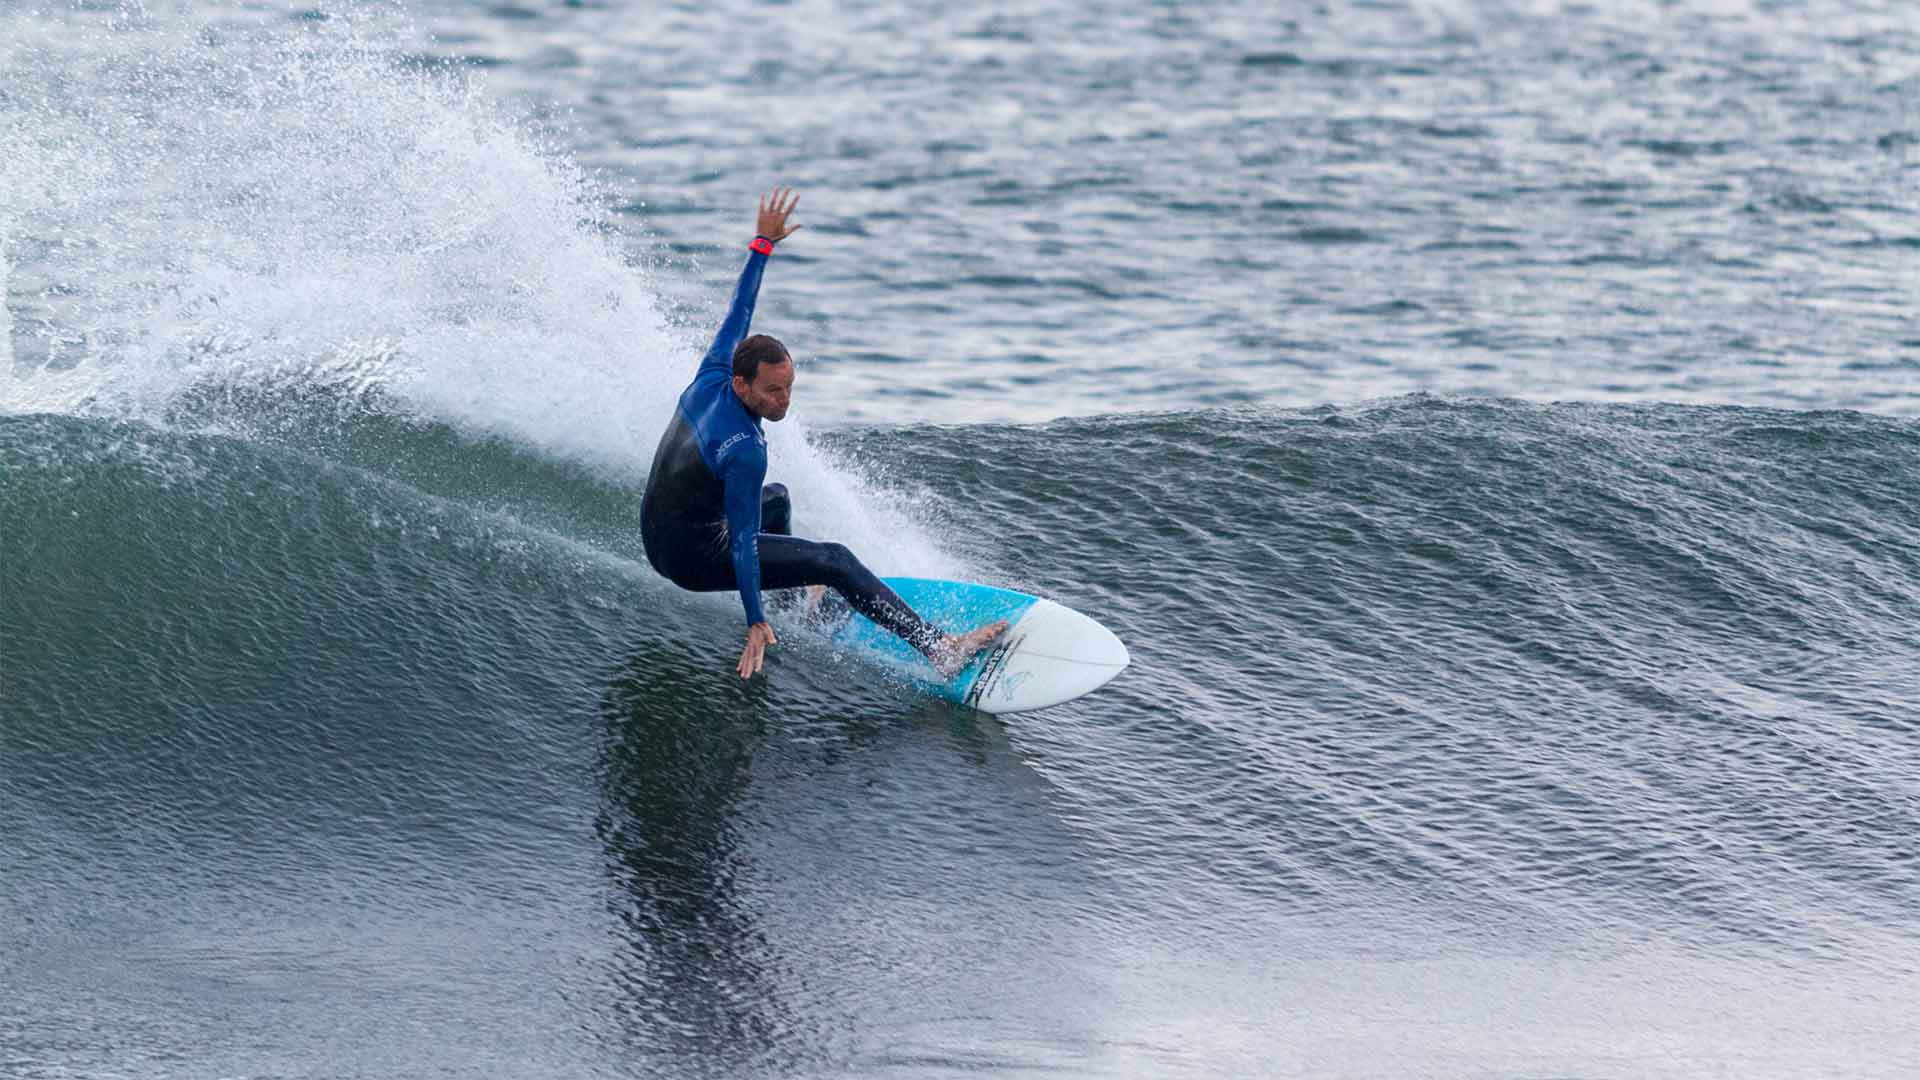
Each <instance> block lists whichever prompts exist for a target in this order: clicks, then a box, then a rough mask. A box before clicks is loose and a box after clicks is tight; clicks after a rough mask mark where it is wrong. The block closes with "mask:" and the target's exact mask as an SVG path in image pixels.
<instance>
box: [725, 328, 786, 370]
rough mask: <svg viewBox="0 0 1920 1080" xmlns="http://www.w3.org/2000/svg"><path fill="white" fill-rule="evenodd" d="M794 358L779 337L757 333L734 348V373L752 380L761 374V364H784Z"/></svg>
mask: <svg viewBox="0 0 1920 1080" xmlns="http://www.w3.org/2000/svg"><path fill="white" fill-rule="evenodd" d="M792 359H793V355H792V354H791V353H789V352H787V347H786V346H785V345H782V344H780V339H779V338H776V337H769V336H767V335H766V334H755V335H753V336H752V337H750V338H748V339H747V340H745V341H743V342H741V343H740V344H739V346H738V347H737V348H735V349H734V350H733V373H734V374H735V375H737V376H739V377H740V378H742V379H745V380H747V381H748V382H752V381H753V380H754V379H755V378H757V377H758V376H759V375H760V365H761V364H784V363H786V362H788V361H789V360H792Z"/></svg>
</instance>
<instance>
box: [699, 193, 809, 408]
mask: <svg viewBox="0 0 1920 1080" xmlns="http://www.w3.org/2000/svg"><path fill="white" fill-rule="evenodd" d="M798 205H800V196H798V195H796V194H794V192H793V189H792V188H774V189H773V191H771V192H770V193H768V194H766V195H763V196H761V198H760V213H759V215H758V217H757V218H756V219H755V220H754V232H755V236H754V238H753V244H752V245H751V246H752V252H751V254H749V255H748V256H747V265H746V268H745V269H743V270H741V271H740V281H739V283H738V284H736V285H734V287H733V303H731V304H729V305H728V306H727V317H726V318H725V319H722V320H721V321H720V332H719V333H717V334H715V335H714V337H713V346H712V347H711V348H709V349H708V350H707V355H706V357H705V358H704V359H702V360H701V361H700V370H701V371H703V372H704V371H706V370H707V369H708V368H719V369H723V370H726V371H729V372H731V371H732V370H733V350H734V349H736V348H738V347H739V345H740V342H741V339H743V338H745V337H746V336H747V329H748V328H749V327H750V326H751V325H752V324H753V304H754V301H755V300H757V299H758V298H759V296H760V276H761V274H763V273H764V272H765V271H766V268H767V256H769V255H772V254H773V245H775V244H777V243H779V242H780V241H782V240H785V239H786V238H787V237H789V236H792V235H793V234H794V233H797V232H799V231H800V226H798V225H794V226H792V227H789V226H788V225H787V216H788V215H789V214H792V213H793V208H794V207H796V206H798Z"/></svg>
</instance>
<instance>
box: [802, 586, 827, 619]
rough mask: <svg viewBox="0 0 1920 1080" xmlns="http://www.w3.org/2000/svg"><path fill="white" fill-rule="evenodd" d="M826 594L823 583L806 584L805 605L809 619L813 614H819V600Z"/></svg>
mask: <svg viewBox="0 0 1920 1080" xmlns="http://www.w3.org/2000/svg"><path fill="white" fill-rule="evenodd" d="M826 595H827V587H826V586H825V585H809V586H807V606H806V614H807V618H809V619H811V618H813V617H814V616H815V615H818V614H820V600H821V598H823V597H825V596H826Z"/></svg>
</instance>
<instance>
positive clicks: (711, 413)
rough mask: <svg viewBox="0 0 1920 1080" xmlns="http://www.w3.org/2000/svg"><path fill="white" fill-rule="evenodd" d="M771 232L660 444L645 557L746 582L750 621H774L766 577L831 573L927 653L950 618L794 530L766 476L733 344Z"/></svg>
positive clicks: (668, 569) (695, 575) (741, 334)
mask: <svg viewBox="0 0 1920 1080" xmlns="http://www.w3.org/2000/svg"><path fill="white" fill-rule="evenodd" d="M762 243H764V242H757V243H756V244H755V250H754V251H753V253H752V254H751V255H749V256H747V266H746V269H745V270H742V271H741V272H740V283H739V285H738V286H736V287H735V288H734V291H733V304H732V306H731V307H729V308H728V309H727V317H726V319H725V320H724V321H723V322H721V324H720V333H719V334H717V335H716V336H715V337H714V339H713V347H712V348H710V349H708V350H707V355H706V357H705V358H704V359H702V360H701V361H700V370H699V371H698V372H697V373H695V375H694V377H693V382H692V383H690V384H688V386H687V388H686V389H685V390H684V391H682V392H681V394H680V404H679V407H678V408H677V409H675V410H674V415H673V421H672V423H670V424H668V425H667V431H666V434H665V435H662V436H661V437H660V445H659V447H658V448H657V449H655V450H654V452H653V471H652V473H651V475H649V476H648V477H647V493H646V496H645V497H644V498H643V499H642V500H641V503H640V522H641V524H640V536H641V540H642V541H643V542H644V543H645V545H646V549H647V561H648V562H651V563H652V564H653V568H654V569H655V570H658V571H659V572H660V573H661V574H662V575H663V576H664V577H666V578H667V579H668V580H669V581H672V582H673V583H674V584H675V585H678V586H680V587H681V588H683V589H692V590H694V591H696V592H717V591H720V590H723V589H738V590H740V601H741V603H742V604H744V605H745V607H746V613H747V623H748V625H752V624H753V623H757V622H765V621H766V613H765V612H764V611H763V610H762V609H761V606H760V591H761V590H762V589H792V588H798V587H799V586H802V585H827V586H830V587H832V588H833V589H834V590H835V591H836V592H838V593H839V594H840V595H841V596H843V597H845V598H846V600H847V603H848V604H849V605H851V606H852V607H853V609H854V610H855V611H858V612H860V613H861V614H862V615H865V616H866V617H867V618H869V619H872V620H873V621H874V622H875V623H876V624H878V625H880V626H883V627H885V628H886V629H888V630H890V631H892V632H893V633H895V634H898V635H899V636H900V637H902V638H904V639H905V640H906V641H907V642H909V643H910V644H912V645H913V646H914V647H915V648H916V649H919V650H920V651H921V652H922V653H926V652H928V651H929V650H930V649H932V647H933V646H934V644H935V643H937V642H938V641H939V640H940V638H941V636H942V635H941V632H940V630H939V629H938V628H937V627H935V626H933V625H931V624H929V623H928V622H926V621H925V620H923V619H921V618H920V617H919V616H918V615H915V614H914V612H913V609H912V608H910V607H908V606H907V605H906V603H905V602H904V601H902V600H901V599H900V597H899V596H898V595H897V594H896V593H894V591H893V590H892V589H889V588H887V586H886V584H885V583H884V582H882V581H881V580H880V579H879V578H878V577H876V576H875V575H874V573H873V571H871V570H868V569H867V568H866V567H865V566H863V565H861V563H860V560H858V559H856V558H854V557H853V553H852V552H850V551H848V550H847V549H846V547H845V546H843V545H841V544H823V543H817V542H815V541H812V540H801V539H797V538H796V537H794V536H793V535H792V532H793V527H792V519H793V504H792V502H791V501H790V500H789V499H788V496H787V489H786V487H785V486H784V485H781V484H767V483H765V481H766V477H767V439H766V436H765V435H764V434H763V433H762V432H761V429H760V420H759V418H758V417H756V416H754V415H753V414H752V413H749V412H748V411H747V407H746V405H745V404H743V403H742V402H741V400H740V396H739V395H738V394H735V393H734V392H733V351H734V349H735V348H737V347H738V346H739V344H740V342H741V340H742V339H744V338H745V337H746V336H747V326H748V324H749V323H751V322H752V321H753V302H754V300H755V299H756V298H757V297H758V296H759V294H760V276H761V274H762V273H763V272H764V271H765V270H766V266H767V257H768V253H769V252H770V251H771V245H770V244H766V245H765V246H764V248H763V247H762Z"/></svg>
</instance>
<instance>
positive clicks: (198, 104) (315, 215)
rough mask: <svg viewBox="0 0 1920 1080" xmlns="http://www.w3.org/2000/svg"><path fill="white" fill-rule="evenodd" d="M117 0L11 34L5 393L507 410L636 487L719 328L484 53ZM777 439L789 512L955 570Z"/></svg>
mask: <svg viewBox="0 0 1920 1080" xmlns="http://www.w3.org/2000/svg"><path fill="white" fill-rule="evenodd" d="M121 16H122V17H120V18H118V19H115V20H113V21H111V22H110V23H107V24H104V25H103V24H101V23H99V22H97V21H87V20H78V19H77V20H75V23H74V25H73V26H71V27H70V28H68V29H70V31H71V32H70V33H56V32H51V31H50V29H49V27H48V26H46V25H36V26H35V27H34V28H33V31H34V32H32V33H24V32H23V33H22V34H21V35H19V36H18V37H17V38H16V39H15V40H14V41H13V43H12V44H11V45H10V46H6V47H3V48H4V54H5V58H6V60H7V64H8V66H9V68H10V69H11V70H12V71H13V72H14V73H15V76H14V78H13V79H10V80H9V83H10V85H9V87H8V93H7V94H6V95H4V96H0V111H4V112H5V113H10V114H11V115H10V116H8V118H7V119H8V120H9V121H10V123H8V124H7V125H6V126H7V129H8V130H9V131H13V132H17V133H18V134H15V135H12V136H9V137H8V146H7V148H8V149H9V150H10V151H14V152H12V153H9V155H8V157H9V163H7V164H4V165H0V168H3V169H4V170H5V173H4V179H5V180H6V181H7V189H8V190H9V191H10V192H14V193H15V194H14V195H13V196H10V197H9V203H8V206H7V208H6V210H7V215H8V216H9V217H14V218H18V220H19V221H20V222H21V228H22V229H23V231H24V232H25V233H26V234H27V235H29V236H31V237H33V238H34V240H35V242H36V243H35V246H36V249H37V257H36V268H35V277H36V282H35V284H34V285H33V286H32V287H33V291H34V293H35V295H34V296H32V297H30V298H29V303H30V304H32V305H34V306H36V307H37V308H38V309H40V310H39V317H38V318H36V319H35V320H34V321H33V322H32V323H31V324H30V325H29V324H23V325H22V326H21V327H19V328H18V331H17V332H18V333H20V334H22V335H24V336H27V337H30V338H31V339H32V340H31V341H30V342H29V343H28V345H27V346H26V347H25V348H23V349H22V350H20V352H21V360H22V362H21V363H20V364H18V365H15V364H12V363H9V364H7V365H6V369H5V370H4V371H0V409H5V410H8V411H16V412H19V411H51V412H60V413H69V414H89V415H100V416H107V417H116V418H132V419H140V420H144V421H147V422H152V423H160V424H165V425H173V426H180V425H185V426H189V427H200V428H216V429H219V430H224V431H227V432H230V433H238V434H240V435H242V436H243V437H252V438H259V437H266V436H268V435H274V436H276V437H277V436H280V435H283V434H284V432H285V430H286V428H287V427H288V425H287V424H286V423H285V422H284V417H282V416H280V415H279V412H278V410H279V409H280V408H281V407H282V406H284V404H285V403H286V402H289V401H296V402H301V403H303V407H305V406H307V405H311V403H313V402H314V401H316V400H318V401H320V402H322V403H324V404H325V405H326V409H325V410H324V411H326V412H329V413H333V414H340V413H345V414H348V415H349V417H350V415H351V414H352V413H354V412H355V411H356V410H376V411H381V412H385V413H391V414H399V415H401V416H412V417H418V418H420V419H422V420H426V421H431V422H438V423H446V424H449V425H452V426H453V427H455V428H456V429H459V430H462V431H465V432H467V433H469V434H471V435H472V436H474V437H493V436H504V437H507V438H509V439H512V440H514V441H517V442H521V443H525V444H528V445H531V446H532V447H535V448H537V449H538V450H540V451H541V452H543V453H548V454H553V455H557V456H559V457H563V458H568V459H572V460H577V461H581V462H585V463H588V464H591V465H594V466H596V467H599V468H603V469H606V470H608V471H610V472H611V473H612V474H614V475H615V476H618V477H623V478H625V479H626V480H627V481H629V482H632V483H634V484H635V489H636V490H635V496H636V498H637V497H638V483H639V481H640V480H641V479H643V478H644V475H645V472H646V469H647V465H648V462H649V461H650V459H651V454H652V450H653V446H654V443H655V442H656V441H657V439H658V437H659V434H660V432H661V430H662V429H663V428H664V426H665V423H666V421H667V419H668V418H669V417H670V416H671V414H672V410H673V408H674V402H675V398H676V396H677V394H678V392H679V389H680V387H681V386H682V385H683V384H684V383H685V381H686V379H687V378H688V377H689V376H690V375H691V372H692V369H693V366H694V364H695V362H696V358H697V355H698V352H699V350H700V349H701V348H702V347H704V344H705V336H706V334H707V333H709V332H710V330H709V328H708V327H707V326H705V325H698V326H694V327H690V328H689V327H679V326H675V325H672V324H670V323H669V321H668V320H667V318H666V317H665V316H664V315H663V314H662V311H661V305H660V304H659V303H658V300H657V291H656V289H655V288H654V287H653V286H652V285H651V283H650V277H651V274H652V271H650V270H649V269H648V265H649V264H648V263H647V261H646V258H645V257H644V256H642V255H636V254H635V253H633V252H630V251H626V250H622V249H621V248H620V247H618V246H617V245H616V244H615V243H614V242H613V241H612V240H611V239H610V236H611V234H612V230H611V229H610V228H609V227H608V225H607V222H606V219H605V211H604V209H603V208H604V207H605V206H606V205H607V204H608V202H609V196H608V195H607V193H606V192H604V191H603V190H602V189H601V188H600V187H598V186H597V185H596V183H595V181H594V179H593V178H592V177H590V176H588V175H587V174H586V173H584V172H583V171H582V170H581V169H580V168H578V167H577V166H576V165H575V164H574V162H573V161H572V160H571V159H570V158H568V157H567V156H566V155H565V154H564V153H562V152H560V151H558V150H556V149H554V148H553V147H552V146H551V145H549V143H548V141H547V140H546V138H545V136H544V135H543V133H542V132H541V131H540V130H539V129H537V128H536V127H535V126H534V125H532V124H531V123H529V122H527V121H525V120H524V119H522V118H520V117H518V116H515V115H513V114H511V113H509V112H508V111H507V110H505V109H503V108H502V107H501V106H499V105H497V104H496V103H494V102H493V101H492V100H491V99H489V97H488V96H487V92H486V86H485V84H484V80H483V76H482V75H481V74H478V73H475V72H473V71H470V70H466V69H461V68H456V67H454V66H451V65H444V64H437V63H432V62H424V61H421V60H420V59H419V58H418V56H417V54H415V53H413V52H410V51H408V50H409V47H410V46H411V45H412V44H414V43H416V39H417V37H418V31H417V30H416V29H415V28H414V27H412V26H411V25H410V24H409V23H408V22H407V21H406V19H405V18H404V17H403V16H399V15H396V14H394V13H393V12H392V11H391V10H390V9H388V8H385V7H380V6H365V5H362V6H348V7H344V8H337V9H333V10H332V11H331V12H330V15H329V17H327V18H312V19H305V20H300V21H294V22H287V23H276V24H270V25H228V24H215V23H212V22H196V21H194V20H193V17H192V16H190V15H177V16H168V15H160V14H155V13H153V12H151V11H149V10H148V9H146V8H142V7H128V8H126V9H124V10H123V11H122V13H121ZM75 78H84V79H85V80H86V82H87V83H88V87H89V89H88V92H87V93H86V94H85V95H77V94H73V93H70V92H68V91H67V90H64V89H62V88H63V87H64V86H65V85H66V84H67V83H68V82H69V81H70V80H72V79H75ZM11 84H18V89H17V90H15V88H14V86H13V85H11ZM742 197H743V200H744V199H747V198H750V197H751V193H750V192H747V191H743V192H742ZM743 205H744V203H743ZM767 287H768V288H769V289H778V288H779V280H778V274H777V273H776V274H774V275H772V276H771V278H770V280H769V282H768V285H767ZM723 299H724V298H720V297H716V298H715V303H714V308H715V309H716V310H717V309H718V307H719V306H720V303H721V302H722V301H723ZM307 411H308V412H311V410H310V409H308V410H307ZM348 422H351V421H350V419H349V421H348ZM775 442H776V448H777V450H776V460H775V464H774V475H773V476H772V477H771V479H778V480H783V481H786V482H788V483H789V484H790V485H791V486H792V487H793V488H794V490H795V493H796V495H797V496H798V498H799V502H800V505H801V509H800V512H799V515H798V517H799V522H800V525H801V526H802V528H803V529H807V530H809V531H813V532H815V533H816V534H818V535H825V536H831V537H833V538H835V539H842V540H846V541H848V542H849V543H852V544H855V545H856V546H857V547H859V548H860V549H861V550H862V551H863V552H864V553H867V554H868V555H869V557H870V558H872V559H873V560H874V561H875V562H876V565H878V566H879V567H880V568H882V569H883V570H900V571H912V572H922V573H931V572H942V571H948V572H951V571H952V570H953V569H954V567H953V564H952V562H951V560H949V559H947V558H946V557H945V556H943V555H941V554H940V553H939V552H937V551H936V550H935V548H934V547H933V545H932V544H930V543H928V542H927V541H926V540H924V539H923V538H922V537H923V534H922V533H921V532H920V531H919V530H918V529H916V528H915V527H914V526H913V525H912V523H911V521H909V520H907V519H906V518H905V517H903V516H902V515H901V514H899V513H895V512H892V511H890V510H883V509H876V508H875V506H874V500H875V497H876V495H877V492H876V491H875V490H874V489H873V488H872V486H871V485H870V484H868V483H867V482H865V481H863V480H862V479H861V478H860V477H859V476H857V475H856V474H855V472H854V470H853V469H851V468H848V467H845V466H840V465H835V464H833V463H829V462H828V461H827V460H826V459H824V458H822V457H821V456H819V455H818V454H816V453H815V451H814V450H813V449H812V447H811V444H810V442H809V440H807V438H806V437H805V431H804V429H803V428H800V427H798V426H797V425H793V424H788V425H784V426H783V428H782V429H780V430H778V431H777V432H776V433H775Z"/></svg>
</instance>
